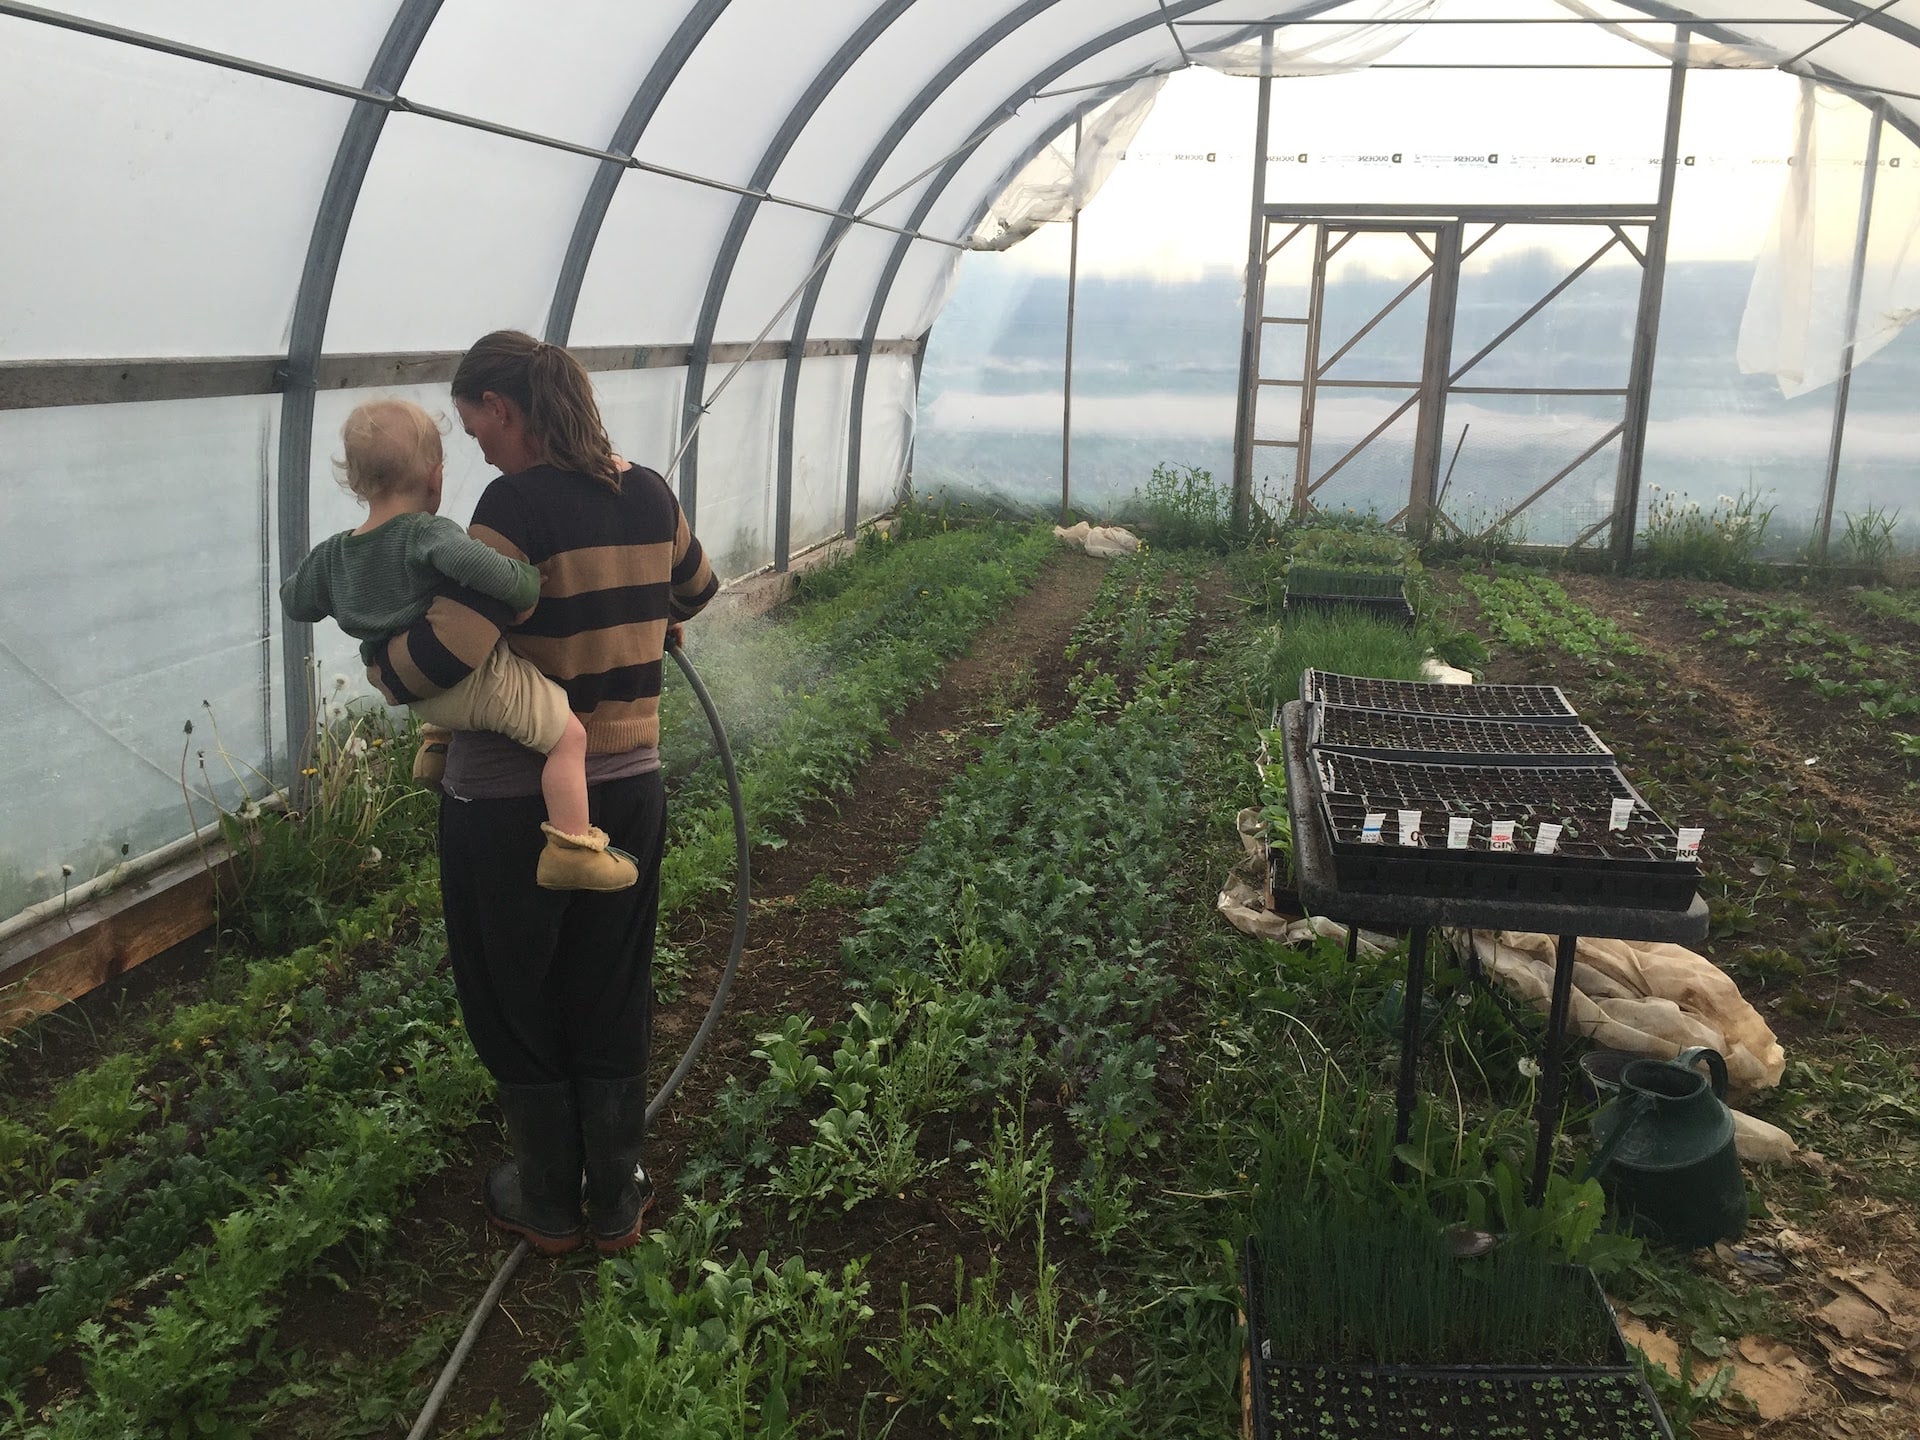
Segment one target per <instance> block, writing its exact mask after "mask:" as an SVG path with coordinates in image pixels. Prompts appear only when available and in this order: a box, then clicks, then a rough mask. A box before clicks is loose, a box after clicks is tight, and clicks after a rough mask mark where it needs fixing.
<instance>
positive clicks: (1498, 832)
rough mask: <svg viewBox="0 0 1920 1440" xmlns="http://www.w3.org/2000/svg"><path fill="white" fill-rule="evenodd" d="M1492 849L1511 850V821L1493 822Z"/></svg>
mask: <svg viewBox="0 0 1920 1440" xmlns="http://www.w3.org/2000/svg"><path fill="white" fill-rule="evenodd" d="M1492 843H1493V848H1494V849H1496V850H1511V849H1513V821H1511V820H1496V821H1494V822H1493V841H1492Z"/></svg>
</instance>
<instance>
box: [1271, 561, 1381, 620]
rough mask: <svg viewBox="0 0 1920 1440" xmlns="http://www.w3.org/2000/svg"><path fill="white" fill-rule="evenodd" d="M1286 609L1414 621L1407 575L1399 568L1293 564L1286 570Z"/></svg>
mask: <svg viewBox="0 0 1920 1440" xmlns="http://www.w3.org/2000/svg"><path fill="white" fill-rule="evenodd" d="M1286 609H1288V610H1318V611H1333V610H1354V611H1357V612H1359V613H1360V614H1362V615H1369V616H1372V617H1373V618H1374V619H1376V620H1385V621H1391V622H1393V623H1395V624H1399V625H1412V624H1413V604H1412V602H1411V601H1409V600H1408V599H1407V577H1406V576H1405V574H1403V573H1401V572H1398V571H1378V570H1327V569H1321V568H1318V567H1314V566H1304V565H1296V566H1294V567H1293V568H1291V569H1290V570H1288V571H1287V593H1286Z"/></svg>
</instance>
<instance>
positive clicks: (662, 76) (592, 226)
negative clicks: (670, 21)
mask: <svg viewBox="0 0 1920 1440" xmlns="http://www.w3.org/2000/svg"><path fill="white" fill-rule="evenodd" d="M726 8H727V0H699V3H698V4H695V5H693V6H692V7H690V8H689V9H688V11H687V13H686V15H685V16H683V17H682V18H681V21H680V23H679V25H678V26H676V27H675V28H674V32H673V35H672V36H671V37H670V38H669V39H668V41H667V43H666V44H665V45H664V46H662V47H661V50H660V53H659V54H658V55H656V56H655V57H654V60H653V64H652V65H650V66H648V67H647V73H646V76H645V78H643V79H642V80H641V82H640V85H639V88H637V89H636V90H635V91H634V92H633V98H632V99H631V100H629V101H628V102H627V108H626V111H625V112H624V113H623V114H622V115H621V117H620V123H619V124H618V125H616V126H614V128H613V138H612V139H611V140H609V141H608V142H607V149H608V150H609V151H612V152H614V153H616V154H619V153H625V154H628V155H631V154H632V153H633V152H634V151H635V150H637V149H638V148H639V147H640V139H641V137H642V136H643V135H645V134H646V133H647V126H648V125H650V124H652V123H653V117H654V113H655V112H656V111H658V110H659V108H660V103H661V102H662V101H663V100H665V99H666V97H667V92H668V91H669V90H671V89H672V88H673V82H674V81H675V80H677V79H679V78H680V72H681V70H682V69H684V68H685V66H686V63H687V60H688V57H690V56H691V55H692V54H693V52H694V51H695V50H697V49H698V48H699V47H700V42H701V41H702V40H704V39H706V37H707V32H708V31H709V30H711V29H712V28H713V25H714V22H715V21H717V20H718V19H719V18H720V16H721V15H722V14H723V13H725V11H726ZM626 173H627V172H626V167H625V166H624V165H622V164H620V163H619V162H618V161H617V160H614V159H612V158H609V159H607V160H606V161H604V162H603V163H602V164H601V165H600V167H599V168H598V169H597V170H595V171H594V175H593V179H592V180H591V181H589V182H588V184H587V194H586V198H585V199H583V200H582V201H581V202H580V214H579V215H578V216H577V217H576V218H575V220H574V222H573V233H572V235H571V236H570V237H569V238H568V240H567V251H566V254H565V255H564V256H562V257H561V261H560V273H559V275H558V277H557V278H556V279H555V281H554V285H553V301H552V303H551V304H550V305H549V306H548V307H547V334H546V339H547V343H548V344H550V345H565V344H566V343H567V340H568V339H569V337H570V336H571V335H572V333H573V312H574V310H575V308H576V307H577V306H578V305H579V303H580V287H581V286H582V285H583V284H585V283H586V278H587V264H588V262H589V261H590V260H592V258H593V250H594V246H595V245H597V244H598V243H599V241H600V227H601V226H602V225H604V224H605V223H606V219H607V212H608V211H609V210H610V209H612V208H613V196H614V192H615V191H616V190H618V189H619V188H620V181H621V179H622V178H623V177H624V176H625V175H626Z"/></svg>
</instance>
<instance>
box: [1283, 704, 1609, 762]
mask: <svg viewBox="0 0 1920 1440" xmlns="http://www.w3.org/2000/svg"><path fill="white" fill-rule="evenodd" d="M1307 723H1308V729H1307V741H1308V743H1309V744H1311V745H1312V746H1313V747H1314V748H1315V749H1317V750H1337V751H1342V752H1345V753H1347V754H1352V755H1371V756H1373V757H1374V758H1375V759H1381V760H1423V761H1427V762H1429V763H1446V764H1462V765H1475V764H1496V765H1497V764H1504V763H1511V762H1518V763H1524V764H1532V765H1553V764H1567V763H1572V764H1585V765H1592V764H1596V763H1600V764H1610V763H1612V761H1613V752H1612V751H1611V750H1609V749H1608V748H1607V747H1606V746H1605V745H1604V744H1602V743H1601V740H1600V737H1599V736H1598V735H1596V734H1594V733H1593V731H1592V730H1590V729H1589V728H1588V727H1587V726H1585V725H1582V724H1579V723H1577V722H1576V723H1574V724H1571V725H1568V724H1558V723H1543V722H1541V721H1538V720H1474V719H1466V718H1463V717H1460V716H1455V715H1414V714H1405V713H1402V712H1399V711H1394V710H1361V709H1356V708H1355V707H1353V706H1349V705H1314V706H1312V707H1310V711H1309V718H1308V722H1307Z"/></svg>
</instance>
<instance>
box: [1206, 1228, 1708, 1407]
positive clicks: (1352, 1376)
mask: <svg viewBox="0 0 1920 1440" xmlns="http://www.w3.org/2000/svg"><path fill="white" fill-rule="evenodd" d="M1463 1263H1467V1264H1471V1263H1472V1262H1471V1261H1466V1262H1463ZM1240 1278H1241V1284H1242V1286H1243V1288H1244V1291H1245V1294H1246V1299H1247V1359H1248V1362H1249V1363H1248V1366H1247V1379H1248V1382H1249V1385H1250V1387H1251V1389H1252V1392H1253V1393H1252V1394H1251V1395H1250V1396H1249V1397H1248V1398H1249V1400H1250V1401H1251V1402H1252V1403H1251V1404H1250V1405H1249V1406H1248V1407H1247V1408H1248V1410H1249V1411H1250V1413H1251V1417H1252V1420H1253V1434H1254V1437H1255V1440H1320V1437H1324V1436H1328V1435H1333V1434H1336V1433H1337V1434H1339V1435H1340V1436H1342V1437H1343V1440H1424V1437H1430V1436H1445V1435H1453V1436H1461V1437H1466V1436H1479V1435H1491V1434H1503V1435H1515V1436H1526V1437H1529V1440H1672V1437H1673V1430H1672V1428H1671V1427H1670V1426H1669V1425H1668V1423H1667V1417H1666V1415H1665V1414H1664V1413H1663V1412H1662V1411H1661V1409H1660V1402H1659V1401H1658V1400H1657V1399H1656V1398H1655V1397H1654V1394H1653V1391H1652V1389H1651V1388H1650V1387H1649V1386H1648V1385H1647V1382H1646V1380H1645V1378H1644V1377H1643V1376H1642V1375H1641V1374H1640V1371H1639V1368H1638V1367H1637V1366H1635V1365H1634V1364H1633V1363H1632V1362H1631V1361H1630V1360H1629V1359H1628V1357H1627V1349H1626V1341H1625V1339H1624V1337H1622V1336H1621V1334H1620V1327H1619V1322H1618V1321H1617V1320H1615V1319H1614V1318H1613V1308H1612V1306H1610V1305H1608V1303H1607V1300H1606V1296H1605V1295H1604V1294H1603V1293H1602V1292H1601V1289H1600V1286H1599V1283H1598V1282H1597V1281H1596V1280H1595V1279H1594V1278H1593V1275H1592V1272H1591V1271H1587V1270H1584V1269H1570V1270H1569V1273H1568V1277H1567V1278H1568V1283H1570V1284H1574V1285H1579V1286H1582V1287H1583V1288H1585V1289H1586V1290H1588V1291H1590V1292H1591V1294H1592V1297H1593V1304H1594V1306H1595V1309H1596V1312H1597V1313H1598V1314H1603V1315H1605V1316H1606V1317H1607V1321H1608V1329H1609V1331H1610V1333H1609V1334H1608V1337H1607V1353H1606V1355H1605V1356H1604V1358H1602V1359H1601V1360H1600V1363H1598V1364H1593V1365H1539V1364H1535V1365H1527V1364H1510V1365H1431V1366H1414V1365H1367V1364H1354V1363H1331V1364H1328V1363H1320V1362H1317V1361H1315V1360H1314V1359H1312V1358H1311V1357H1307V1356H1290V1355H1284V1354H1277V1353H1275V1351H1276V1346H1275V1345H1274V1344H1273V1342H1272V1341H1271V1340H1270V1339H1269V1338H1268V1337H1269V1323H1270V1322H1269V1317H1268V1314H1267V1307H1266V1305H1265V1303H1264V1302H1265V1296H1264V1294H1263V1289H1264V1287H1263V1285H1262V1273H1261V1266H1260V1251H1259V1245H1258V1243H1257V1242H1256V1241H1255V1240H1254V1239H1253V1238H1252V1237H1249V1238H1248V1239H1247V1241H1246V1243H1245V1246H1244V1247H1243V1249H1242V1251H1241V1261H1240Z"/></svg>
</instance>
